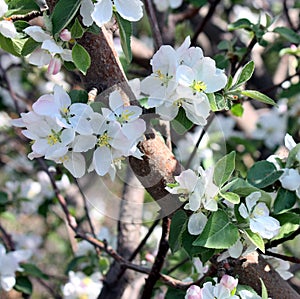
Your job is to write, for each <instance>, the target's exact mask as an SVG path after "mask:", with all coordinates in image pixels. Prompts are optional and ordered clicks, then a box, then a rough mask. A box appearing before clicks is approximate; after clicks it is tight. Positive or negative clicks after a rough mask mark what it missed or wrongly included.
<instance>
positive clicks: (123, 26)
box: [114, 12, 132, 63]
mask: <svg viewBox="0 0 300 299" xmlns="http://www.w3.org/2000/svg"><path fill="white" fill-rule="evenodd" d="M114 15H115V17H116V20H117V22H118V25H119V31H120V38H121V46H122V50H123V52H124V55H125V57H126V60H127V62H128V63H130V62H131V60H132V53H131V47H130V41H131V35H132V24H131V22H130V21H128V20H125V19H123V18H122V17H121V16H120V15H119V14H118V13H117V12H115V13H114Z"/></svg>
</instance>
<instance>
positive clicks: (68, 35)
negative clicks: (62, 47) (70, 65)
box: [59, 28, 72, 42]
mask: <svg viewBox="0 0 300 299" xmlns="http://www.w3.org/2000/svg"><path fill="white" fill-rule="evenodd" d="M59 37H60V39H61V40H62V41H64V42H69V41H70V40H71V38H72V35H71V32H70V31H69V30H68V29H66V28H65V29H63V30H62V31H61V32H60V34H59Z"/></svg>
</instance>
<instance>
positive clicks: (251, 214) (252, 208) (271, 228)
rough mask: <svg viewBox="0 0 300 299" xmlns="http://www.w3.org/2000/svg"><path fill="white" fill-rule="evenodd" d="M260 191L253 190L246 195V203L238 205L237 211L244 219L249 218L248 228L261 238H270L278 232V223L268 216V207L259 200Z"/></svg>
mask: <svg viewBox="0 0 300 299" xmlns="http://www.w3.org/2000/svg"><path fill="white" fill-rule="evenodd" d="M260 197H261V193H260V192H258V191H257V192H253V193H251V194H250V195H248V196H247V197H246V204H244V203H242V204H241V205H240V206H239V213H240V215H241V216H242V217H243V218H244V219H249V221H250V229H251V230H252V231H253V232H254V233H257V234H259V235H260V236H261V237H262V238H266V239H272V238H273V237H275V236H276V235H277V234H278V233H279V229H280V223H279V221H278V220H277V219H275V218H273V217H271V216H269V209H268V207H267V205H266V204H265V203H264V202H259V203H258V200H259V199H260Z"/></svg>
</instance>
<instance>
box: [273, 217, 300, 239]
mask: <svg viewBox="0 0 300 299" xmlns="http://www.w3.org/2000/svg"><path fill="white" fill-rule="evenodd" d="M274 217H275V218H276V219H277V220H278V221H279V222H280V231H279V234H278V235H276V237H274V238H273V239H276V240H277V239H282V238H286V237H287V236H289V235H290V234H291V233H293V232H294V231H296V230H297V229H298V228H299V225H300V217H299V214H297V213H292V212H287V213H282V214H279V215H275V216H274Z"/></svg>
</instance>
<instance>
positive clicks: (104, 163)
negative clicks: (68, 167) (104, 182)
mask: <svg viewBox="0 0 300 299" xmlns="http://www.w3.org/2000/svg"><path fill="white" fill-rule="evenodd" d="M111 163H112V156H111V151H110V149H109V148H108V147H106V146H102V147H98V148H97V149H96V150H95V152H94V156H93V165H94V168H95V171H96V172H97V173H98V174H99V175H100V176H103V175H105V174H107V173H108V171H109V168H110V165H111Z"/></svg>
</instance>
